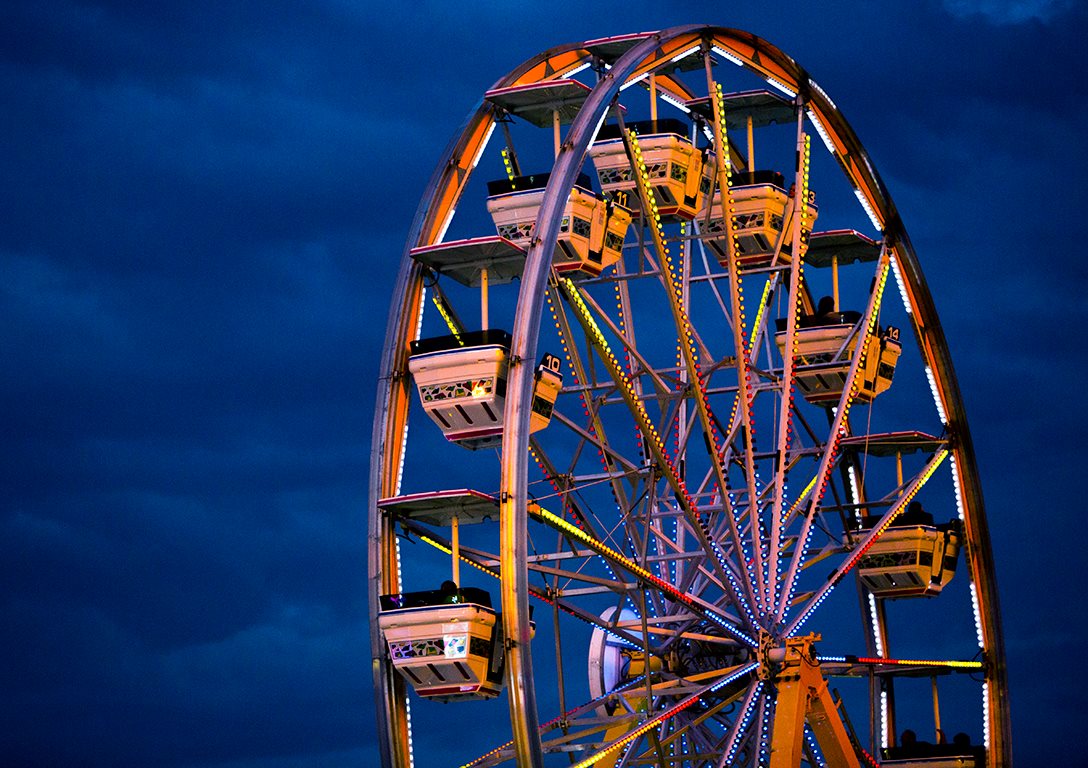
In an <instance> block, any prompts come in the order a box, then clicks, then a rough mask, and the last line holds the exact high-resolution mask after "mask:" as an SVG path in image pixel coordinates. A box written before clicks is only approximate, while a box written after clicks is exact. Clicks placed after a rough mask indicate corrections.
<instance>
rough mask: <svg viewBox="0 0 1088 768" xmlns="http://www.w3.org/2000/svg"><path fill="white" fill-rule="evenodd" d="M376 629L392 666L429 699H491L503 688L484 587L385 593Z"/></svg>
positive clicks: (496, 630) (494, 618)
mask: <svg viewBox="0 0 1088 768" xmlns="http://www.w3.org/2000/svg"><path fill="white" fill-rule="evenodd" d="M380 603H381V613H380V614H379V616H378V625H379V626H380V627H381V630H382V633H383V634H384V636H385V639H386V643H387V644H388V647H389V658H390V659H391V660H392V662H393V667H394V668H395V669H396V670H397V672H399V673H400V674H401V675H402V676H403V677H404V678H405V679H406V680H407V681H408V682H409V683H410V684H411V685H412V688H413V689H415V692H416V693H418V694H419V695H420V696H422V697H424V698H427V699H434V700H436V701H458V700H462V699H490V698H493V697H495V696H497V695H498V694H499V691H501V690H502V660H503V659H502V648H501V646H502V644H501V642H496V635H501V634H502V633H501V631H500V630H501V625H499V624H498V614H497V613H495V611H494V610H493V609H492V608H491V597H490V595H488V593H487V592H485V591H484V590H482V589H475V588H472V587H465V588H464V589H436V590H426V591H421V592H404V593H401V594H397V595H382V596H381V598H380Z"/></svg>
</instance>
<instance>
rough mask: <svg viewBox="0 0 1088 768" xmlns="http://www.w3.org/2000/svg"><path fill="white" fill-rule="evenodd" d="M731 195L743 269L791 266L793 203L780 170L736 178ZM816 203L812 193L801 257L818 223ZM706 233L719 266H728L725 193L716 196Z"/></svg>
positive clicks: (802, 227)
mask: <svg viewBox="0 0 1088 768" xmlns="http://www.w3.org/2000/svg"><path fill="white" fill-rule="evenodd" d="M729 195H730V198H731V199H732V203H733V209H734V211H735V213H734V215H733V222H732V223H733V234H734V236H735V237H736V243H737V248H738V252H737V262H738V263H739V265H740V267H741V269H758V268H762V267H769V266H777V265H780V264H786V263H789V260H790V256H791V255H792V254H793V237H792V232H793V209H794V199H793V196H792V195H790V194H787V192H786V189H785V182H784V181H783V177H782V174H781V173H778V172H777V171H754V172H751V173H734V174H732V176H731V177H730V185H729ZM815 199H816V196H815V193H813V192H811V191H810V192H809V200H808V202H807V203H806V205H805V211H806V216H805V218H804V220H803V221H802V224H801V248H802V252H803V251H804V248H805V245H806V244H807V243H808V239H809V235H811V234H812V225H813V224H815V223H816V216H817V214H818V210H817V207H816V204H815ZM700 220H702V214H700ZM706 234H708V235H711V237H710V238H709V239H708V240H707V245H708V246H709V247H710V249H711V250H713V251H714V253H715V255H716V256H717V257H718V263H720V264H721V265H722V266H723V267H724V266H728V265H729V245H728V242H727V241H726V239H725V234H726V227H725V221H724V219H723V218H722V193H721V189H716V190H715V191H714V198H713V200H712V202H711V204H710V216H709V219H708V221H707V225H706ZM715 235H716V236H717V237H714V236H715Z"/></svg>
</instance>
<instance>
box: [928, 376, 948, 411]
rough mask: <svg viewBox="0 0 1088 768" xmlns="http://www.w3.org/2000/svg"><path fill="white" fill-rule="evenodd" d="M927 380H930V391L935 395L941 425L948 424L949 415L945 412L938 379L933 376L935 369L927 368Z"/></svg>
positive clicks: (934, 400) (934, 402) (934, 399)
mask: <svg viewBox="0 0 1088 768" xmlns="http://www.w3.org/2000/svg"><path fill="white" fill-rule="evenodd" d="M926 378H927V379H929V391H930V392H932V393H933V404H934V405H936V406H937V415H938V416H940V417H941V423H942V424H944V425H947V424H948V415H947V414H946V413H945V412H944V405H943V404H942V403H941V394H940V392H938V391H937V378H936V377H935V376H934V375H933V369H932V368H930V367H929V366H928V365H927V366H926Z"/></svg>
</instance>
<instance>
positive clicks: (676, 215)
mask: <svg viewBox="0 0 1088 768" xmlns="http://www.w3.org/2000/svg"><path fill="white" fill-rule="evenodd" d="M625 127H626V128H628V129H630V130H632V131H634V132H635V133H636V134H638V138H637V141H638V146H639V149H640V150H641V152H642V159H643V161H644V162H645V165H646V173H647V174H648V175H649V178H650V186H651V188H652V189H653V193H654V200H655V202H656V203H657V210H658V214H659V215H660V216H661V218H662V220H681V221H691V220H692V219H693V218H695V214H696V213H698V211H699V209H700V208H702V207H703V197H704V196H705V195H706V194H707V193H708V192H709V191H710V189H711V187H712V185H713V179H712V177H711V175H710V173H711V170H712V165H711V164H708V163H705V162H704V160H705V156H704V154H705V153H704V152H703V151H702V150H699V149H696V148H695V147H694V146H693V145H692V143H691V140H690V139H688V137H687V132H688V129H687V128H686V127H685V125H684V123H682V122H681V121H680V120H677V119H675V118H667V119H662V120H645V121H639V122H633V123H628V124H627V125H626V126H625ZM589 156H590V157H591V158H593V165H594V167H595V168H596V169H597V178H598V180H599V181H600V183H601V189H602V190H604V192H605V193H610V194H613V195H616V194H620V195H624V196H626V199H627V200H628V201H629V204H630V205H631V210H632V212H635V213H638V212H639V211H641V208H642V205H641V202H640V201H639V199H638V191H637V189H636V185H635V178H634V175H633V174H634V172H633V171H632V164H631V160H630V158H628V157H627V149H626V147H625V146H624V141H623V137H622V134H621V132H620V126H618V125H614V124H613V125H605V126H602V127H601V130H600V132H599V133H598V134H597V140H596V141H595V142H594V143H593V145H592V146H591V147H590V148H589Z"/></svg>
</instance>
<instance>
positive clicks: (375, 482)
mask: <svg viewBox="0 0 1088 768" xmlns="http://www.w3.org/2000/svg"><path fill="white" fill-rule="evenodd" d="M693 43H694V44H707V45H711V46H718V47H720V48H721V49H722V50H724V51H726V52H727V53H729V54H730V56H731V58H733V59H734V60H736V61H738V62H739V63H740V64H741V65H742V66H744V67H746V68H748V69H750V70H752V71H754V72H756V73H757V74H759V75H761V76H763V77H765V78H768V79H771V80H774V81H776V82H777V83H778V84H780V85H781V86H784V87H785V88H786V89H787V90H790V91H793V92H794V93H795V94H797V97H798V98H799V99H800V100H801V102H802V103H803V105H804V106H805V108H806V109H807V110H808V111H809V116H810V118H812V119H814V121H816V122H817V123H818V126H819V127H822V128H823V130H822V131H820V133H821V137H822V138H823V139H824V141H825V143H826V144H827V145H828V148H829V149H830V150H831V151H832V153H833V154H834V156H835V157H836V159H837V160H838V162H839V164H840V166H841V167H842V170H843V172H844V174H845V175H846V177H847V178H848V180H849V181H850V182H851V184H852V185H853V186H854V188H855V190H857V193H858V195H859V198H860V199H861V200H862V201H863V204H864V205H866V206H867V207H868V209H869V211H870V212H871V214H872V216H873V218H874V224H876V225H877V226H878V228H879V229H881V230H882V232H883V233H884V236H885V237H886V238H888V239H889V241H890V242H892V243H894V244H895V245H896V246H897V247H896V251H897V256H898V257H899V258H898V263H899V267H900V274H901V275H902V278H903V283H904V291H905V293H906V295H907V298H908V302H909V304H910V309H911V312H910V315H911V320H912V324H913V327H914V332H915V335H916V337H917V340H918V342H919V346H920V348H921V350H922V353H923V355H924V357H925V360H926V362H927V364H928V365H929V366H930V368H931V370H932V371H933V373H934V378H935V381H936V392H935V396H936V397H937V398H938V400H939V401H940V404H941V406H942V408H943V410H944V413H945V414H947V417H948V423H947V428H948V431H949V433H950V435H951V437H952V448H953V455H954V456H955V457H956V470H955V471H956V480H957V483H958V484H959V486H960V487H961V489H962V493H963V504H964V517H965V521H966V527H967V532H968V539H969V540H970V541H972V542H974V543H975V545H976V546H975V547H973V548H972V551H971V552H970V553H969V561H970V566H971V571H972V582H973V583H975V584H976V585H977V588H978V590H979V595H978V597H979V600H980V602H981V603H982V605H983V606H984V607H985V610H983V611H982V612H981V616H980V617H979V618H980V621H981V624H982V627H981V632H982V635H983V646H984V649H985V651H986V652H987V656H988V658H989V661H990V666H989V668H988V672H987V674H988V681H989V686H988V694H987V695H988V698H989V701H988V705H989V706H988V712H989V717H990V722H989V723H988V724H987V725H988V727H989V730H990V739H991V748H990V752H989V755H990V757H989V762H990V764H991V765H1008V764H1010V763H1011V749H1010V723H1009V718H1008V714H1007V711H1008V710H1007V701H1006V699H1007V683H1006V674H1005V666H1004V646H1003V641H1002V637H1001V628H1000V621H999V608H998V602H997V592H996V584H995V579H994V569H993V562H992V556H991V553H990V542H989V531H988V527H987V524H986V521H985V517H984V514H983V505H982V493H981V486H980V483H979V481H978V476H977V468H976V464H975V459H974V453H973V450H972V444H971V438H970V433H969V430H968V427H967V421H966V416H965V410H964V407H963V403H962V398H961V396H960V392H959V387H958V384H957V381H956V378H955V373H954V370H953V367H952V361H951V356H950V354H949V351H948V347H947V343H946V341H945V337H944V333H943V331H942V329H941V326H940V323H939V320H938V318H937V314H936V309H935V307H934V304H933V300H932V296H931V294H930V292H929V289H928V286H927V284H926V282H925V280H924V277H923V276H922V272H921V269H920V266H919V264H918V260H917V256H916V254H915V252H914V249H913V247H912V245H911V243H910V240H909V237H908V236H907V233H906V231H905V228H904V227H903V225H902V221H901V219H900V217H899V214H898V211H897V210H896V208H895V205H894V203H893V202H892V199H891V196H890V194H888V192H887V189H886V187H885V186H884V184H883V182H882V180H881V179H880V177H879V175H878V174H877V172H876V170H875V168H874V167H873V165H872V163H871V161H870V159H869V157H868V154H867V153H866V151H865V149H864V147H863V146H862V145H861V142H860V141H859V140H858V138H857V136H856V134H855V133H854V131H853V129H852V128H851V127H850V125H849V124H848V123H847V121H846V119H845V117H843V116H842V114H841V113H840V112H839V110H838V108H837V107H836V106H835V105H834V103H833V102H832V101H831V99H830V98H829V97H828V96H827V95H826V93H825V92H824V91H823V90H822V89H821V88H820V87H819V86H818V85H817V84H816V82H815V81H813V80H812V79H811V78H810V77H809V76H808V74H807V72H806V71H805V70H804V69H803V68H801V67H800V66H799V65H798V64H797V63H796V62H795V61H794V60H793V59H792V58H790V57H789V56H786V55H785V54H784V53H783V52H782V51H780V50H779V49H778V48H776V47H775V46H773V45H771V44H769V43H767V42H766V41H764V40H762V39H761V38H759V37H757V36H755V35H751V34H749V33H746V32H742V31H739V30H734V29H728V28H722V27H711V26H694V25H693V26H683V27H674V28H671V29H667V30H663V31H661V32H657V33H647V34H646V35H644V36H643V40H642V42H639V43H637V44H636V45H635V46H634V47H633V48H631V49H630V50H629V51H627V52H626V53H625V54H623V56H621V57H620V59H619V60H617V61H616V62H615V64H614V65H613V66H612V68H611V70H610V71H609V72H608V73H607V74H606V75H605V76H604V77H603V78H602V80H601V81H600V82H599V83H598V84H597V86H596V87H595V88H594V89H593V91H592V92H591V94H590V96H589V97H588V98H587V101H586V104H585V106H584V107H583V109H582V111H581V112H580V113H579V115H578V117H577V118H576V120H575V122H574V123H573V124H572V125H571V127H570V129H569V131H568V134H567V139H566V141H565V142H564V143H563V145H562V146H561V148H560V153H559V156H558V157H557V161H556V165H555V167H554V169H553V171H552V175H551V178H550V181H549V184H548V187H547V190H546V192H545V196H544V203H543V204H542V206H541V212H540V215H539V218H538V224H537V236H536V239H535V240H534V242H533V244H532V246H531V247H530V250H529V253H528V255H527V257H526V266H525V272H524V274H523V278H522V285H521V291H520V293H519V297H518V307H517V313H516V316H515V324H514V334H513V335H514V349H513V350H512V359H511V366H510V373H509V382H508V390H507V402H506V415H505V423H506V424H507V426H508V429H507V430H506V432H505V434H504V438H503V451H502V455H503V466H502V480H501V488H502V512H501V521H502V522H501V552H502V565H501V570H502V590H503V595H502V600H503V615H504V624H505V625H506V626H505V630H506V636H507V637H508V638H510V640H509V641H508V642H509V643H510V647H509V649H508V663H507V683H508V685H509V689H508V690H509V691H510V702H511V703H510V709H511V722H512V725H513V729H514V737H515V749H516V754H517V758H518V763H519V764H520V765H531V766H534V767H535V766H539V765H540V764H541V753H540V745H539V742H538V740H537V737H536V726H537V717H536V705H535V695H534V693H533V689H532V686H531V685H528V684H527V683H528V680H529V679H530V678H531V669H532V663H531V656H530V652H529V645H528V604H527V590H526V586H527V572H526V569H525V568H524V567H520V568H519V567H518V562H519V560H520V562H521V563H522V565H524V562H525V559H524V555H525V552H524V548H525V541H526V537H525V527H526V502H527V470H528V427H529V409H528V408H527V407H525V406H526V405H527V403H528V402H529V393H530V390H531V375H532V366H531V365H525V364H524V363H523V361H532V360H534V359H535V356H536V341H537V335H538V332H539V320H540V314H541V310H542V308H543V307H542V305H543V294H544V290H543V289H544V285H545V282H546V279H547V267H548V265H549V264H550V262H551V256H552V252H553V250H554V247H555V241H556V237H557V234H558V225H559V219H560V213H561V209H562V206H563V205H564V204H565V198H566V190H568V189H569V188H570V187H571V185H572V184H573V183H574V178H575V176H576V174H577V172H578V170H579V168H580V166H581V163H582V162H583V160H584V155H585V152H586V149H587V148H588V144H589V142H590V141H591V140H592V138H593V135H594V134H595V133H596V129H597V127H598V126H599V124H600V122H602V121H603V119H604V116H605V114H606V113H607V109H608V108H609V106H610V105H611V102H612V100H613V99H614V98H615V96H616V95H617V94H618V92H619V87H620V85H621V84H622V83H623V82H626V81H627V80H629V79H631V78H633V77H638V76H640V75H641V74H643V73H647V72H650V71H652V70H654V69H655V68H657V67H660V66H663V65H664V64H665V63H666V62H668V61H669V60H670V59H671V57H672V56H675V55H676V51H678V50H683V48H684V46H686V45H690V44H693ZM588 57H589V53H588V51H586V50H585V49H584V48H582V44H580V43H579V44H573V45H568V46H560V47H557V48H553V49H551V50H550V51H547V52H545V53H542V54H540V55H538V56H536V57H534V58H532V59H530V60H528V61H527V62H525V63H524V64H522V65H521V66H520V67H518V68H516V69H515V70H513V71H512V72H511V73H510V74H508V75H507V76H506V77H504V78H502V79H500V80H499V81H498V82H497V83H496V84H495V86H493V87H495V88H499V87H506V86H510V85H518V84H525V83H531V82H540V81H542V80H549V79H554V78H556V77H561V76H562V75H563V74H565V73H566V72H569V71H571V70H573V69H575V68H576V67H578V66H580V65H581V64H583V63H584V62H585V59H586V58H588ZM493 122H494V114H493V112H492V111H491V108H490V107H489V106H488V105H486V104H485V103H483V102H481V104H480V105H479V106H478V107H477V108H476V110H475V111H474V112H473V113H470V116H469V118H468V119H467V120H466V122H465V123H464V125H463V126H462V130H461V132H460V134H459V135H458V138H457V139H456V140H455V141H453V142H451V144H450V145H449V146H448V147H447V149H446V152H445V153H444V155H443V158H442V160H441V161H440V163H439V165H438V167H437V168H436V170H435V173H434V175H433V176H432V179H431V182H430V184H429V185H428V188H427V192H426V193H425V195H424V196H423V198H422V202H421V205H420V208H419V210H418V211H417V213H416V217H415V220H414V221H413V225H412V229H411V230H410V235H409V238H408V245H407V246H406V248H405V251H404V254H403V256H402V262H401V268H400V272H399V274H398V279H397V283H396V289H395V292H394V294H393V295H395V296H403V297H405V301H403V302H402V303H401V305H400V306H394V307H393V308H392V309H391V311H390V316H389V323H388V332H387V347H386V349H385V351H384V353H383V357H382V363H381V378H380V382H379V391H378V395H377V399H378V403H377V406H378V407H377V409H376V415H375V424H374V440H373V443H372V461H371V484H370V487H371V493H370V507H371V510H372V512H373V510H374V509H376V501H377V499H378V498H379V496H380V495H382V494H385V495H388V494H390V493H391V492H395V486H396V484H397V483H398V482H399V478H397V477H396V475H397V473H398V472H399V466H400V462H401V458H402V457H401V450H402V443H403V440H404V438H405V437H406V429H407V421H406V416H407V406H408V399H407V394H408V391H407V383H406V378H407V377H406V373H405V365H406V357H407V355H406V344H405V343H404V342H405V341H407V340H408V339H409V338H411V337H412V336H414V327H415V326H416V325H417V324H418V319H419V313H420V311H421V304H422V282H421V274H420V270H419V267H418V265H416V264H415V263H414V262H412V260H411V258H410V256H409V253H408V252H409V251H410V250H411V248H412V247H415V246H416V245H424V244H430V243H433V242H435V241H436V240H438V239H439V238H440V236H441V234H442V228H443V227H444V223H445V222H446V221H447V220H448V217H450V216H452V213H453V209H454V207H455V205H456V202H457V200H458V199H459V197H460V193H461V191H462V189H463V187H464V182H465V181H466V180H467V177H468V175H469V173H470V172H471V165H472V163H471V162H470V163H469V164H468V165H466V163H465V160H466V158H471V159H472V161H474V160H475V158H476V157H478V154H479V152H480V151H482V149H483V145H484V144H485V143H486V139H487V136H488V135H489V133H490V128H491V127H492V126H493ZM591 127H592V130H591ZM386 445H391V446H393V447H394V450H391V451H389V452H388V453H385V452H384V447H385V446H386ZM383 455H384V456H388V457H389V458H391V459H392V460H391V461H389V462H386V463H385V464H383V463H382V457H383ZM391 465H395V466H396V467H397V469H392V467H391ZM383 525H385V523H384V522H383V521H382V520H381V516H380V515H377V514H372V515H371V526H370V542H369V544H370V546H369V552H370V579H371V582H372V586H373V588H372V589H371V611H372V612H376V610H377V606H376V602H377V598H376V595H377V594H378V589H377V588H378V586H379V585H381V587H382V588H383V589H386V590H387V591H391V590H393V589H396V587H397V586H399V585H398V584H397V579H396V576H395V574H392V573H390V570H391V568H395V566H396V562H397V560H396V557H397V556H396V553H395V552H393V551H390V550H389V546H388V543H389V541H391V540H392V537H391V536H390V535H388V533H391V532H384V531H383V530H382V526H383ZM383 542H384V543H385V544H386V546H385V547H384V548H383V546H382V545H383ZM371 646H372V657H373V661H374V673H375V687H376V697H377V700H378V709H379V725H380V726H385V727H384V728H382V730H383V737H384V739H383V741H382V754H383V761H384V762H385V764H387V765H390V764H393V763H392V760H393V759H396V764H397V765H408V764H409V760H410V757H409V753H410V743H409V739H410V737H409V736H408V727H407V718H406V710H405V706H404V704H403V701H404V695H403V694H404V690H403V686H399V683H398V681H397V680H396V679H395V676H391V675H390V674H389V671H388V669H387V668H386V667H385V665H384V661H383V659H382V658H381V653H380V649H381V638H380V636H379V633H378V632H377V629H376V628H375V629H372V637H371ZM515 697H516V698H515Z"/></svg>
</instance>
